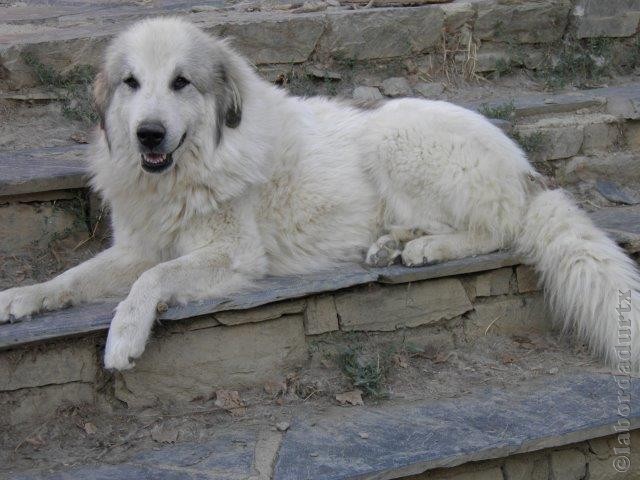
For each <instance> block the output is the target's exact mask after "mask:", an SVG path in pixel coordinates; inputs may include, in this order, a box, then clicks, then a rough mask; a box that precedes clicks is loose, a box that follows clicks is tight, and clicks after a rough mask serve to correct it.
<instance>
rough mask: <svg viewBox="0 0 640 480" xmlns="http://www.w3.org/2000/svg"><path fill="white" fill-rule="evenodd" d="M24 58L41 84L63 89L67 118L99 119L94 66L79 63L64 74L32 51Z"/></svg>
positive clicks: (89, 121)
mask: <svg viewBox="0 0 640 480" xmlns="http://www.w3.org/2000/svg"><path fill="white" fill-rule="evenodd" d="M23 60H24V62H25V63H26V64H27V65H28V66H29V67H31V68H32V69H33V72H34V73H35V75H36V77H37V78H38V82H39V83H40V85H42V86H44V87H46V88H49V89H58V90H60V91H61V94H62V113H63V114H64V115H65V116H66V117H67V118H71V119H74V120H80V121H81V122H83V123H87V124H90V123H95V122H96V121H97V120H98V115H97V113H96V111H95V109H94V108H93V101H92V98H91V83H92V82H93V79H94V77H95V71H94V69H93V67H92V66H90V65H77V66H76V67H74V68H73V69H72V70H70V71H69V72H67V73H65V74H62V73H59V72H57V71H56V70H54V69H53V68H52V67H51V66H49V65H45V64H44V63H42V62H41V61H40V60H38V59H37V58H36V57H35V56H34V55H32V54H30V53H26V54H24V55H23Z"/></svg>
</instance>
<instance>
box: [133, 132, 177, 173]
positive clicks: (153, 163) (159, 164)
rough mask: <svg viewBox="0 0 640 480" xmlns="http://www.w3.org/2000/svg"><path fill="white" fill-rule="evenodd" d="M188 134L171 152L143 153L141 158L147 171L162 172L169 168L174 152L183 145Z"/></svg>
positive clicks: (143, 167)
mask: <svg viewBox="0 0 640 480" xmlns="http://www.w3.org/2000/svg"><path fill="white" fill-rule="evenodd" d="M186 136H187V133H186V132H185V133H184V134H183V135H182V138H181V139H180V143H178V146H177V147H176V148H174V149H173V151H172V152H170V153H154V152H147V153H142V154H141V155H140V158H141V160H142V169H143V170H144V171H145V172H149V173H160V172H163V171H165V170H166V169H167V168H169V167H170V166H171V165H172V164H173V154H174V153H175V151H176V150H178V149H179V148H180V147H181V146H182V144H183V143H184V139H185V137H186Z"/></svg>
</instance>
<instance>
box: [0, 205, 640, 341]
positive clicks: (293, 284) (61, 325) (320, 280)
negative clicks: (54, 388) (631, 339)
mask: <svg viewBox="0 0 640 480" xmlns="http://www.w3.org/2000/svg"><path fill="white" fill-rule="evenodd" d="M590 215H591V217H592V219H593V220H594V222H595V223H596V224H597V225H598V226H599V227H600V228H603V229H604V230H605V231H606V232H608V233H609V235H610V236H611V237H612V238H614V239H615V240H616V241H617V242H618V243H619V244H620V245H621V246H623V247H624V248H625V249H626V250H627V251H628V252H629V253H630V254H633V253H637V252H640V206H625V207H610V208H603V209H600V210H597V211H595V212H593V213H591V214H590ZM519 263H520V260H519V259H518V258H517V257H515V256H513V255H511V254H510V253H507V252H504V253H493V254H489V255H479V256H477V257H471V258H465V259H461V260H455V261H450V262H444V263H441V264H436V265H427V266H424V267H415V268H407V267H403V266H401V265H393V266H390V267H386V268H376V269H373V268H363V267H361V266H358V265H355V264H354V265H348V266H346V267H345V269H344V270H342V271H339V270H338V271H333V272H330V273H326V274H317V275H307V276H294V277H272V278H267V279H265V280H261V281H259V282H258V283H257V285H256V289H255V290H252V291H249V292H245V293H242V294H237V295H234V296H232V297H226V298H218V299H212V300H208V301H200V302H192V303H189V304H187V305H182V306H172V307H169V309H168V310H167V311H165V312H162V313H160V314H159V317H158V318H159V319H160V320H163V321H164V320H167V321H178V320H185V319H189V318H193V317H200V316H203V315H211V314H215V313H217V312H222V311H233V310H246V309H251V308H255V307H259V306H262V305H266V304H271V303H275V302H281V301H288V300H292V299H295V298H301V297H305V296H308V295H310V294H320V293H322V292H325V291H332V290H338V289H342V288H348V287H353V286H356V285H366V284H368V283H371V282H380V283H383V284H402V283H409V282H414V281H423V280H427V279H433V278H442V277H448V276H455V275H461V274H469V273H475V272H481V271H488V270H494V269H498V268H503V267H510V266H514V265H517V264H519ZM116 305H117V303H115V302H113V301H106V302H103V303H95V304H88V305H82V306H78V307H74V308H70V309H64V310H59V311H55V312H51V313H46V314H42V315H39V316H35V317H34V318H33V319H32V320H29V321H18V322H15V323H11V324H9V325H4V326H2V328H0V350H3V349H9V348H13V347H17V346H22V345H28V344H30V343H34V342H42V341H51V340H55V339H58V338H64V337H68V336H76V335H84V334H89V333H94V332H104V331H106V330H107V329H108V327H109V323H110V321H111V316H112V312H113V309H114V308H115V306H116ZM284 308H294V307H284ZM296 308H301V309H304V308H303V306H301V307H295V308H294V310H293V311H292V313H296V312H297V310H295V309H296ZM300 311H302V310H300ZM221 324H223V325H226V323H225V322H224V321H223V322H221Z"/></svg>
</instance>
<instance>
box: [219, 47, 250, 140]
mask: <svg viewBox="0 0 640 480" xmlns="http://www.w3.org/2000/svg"><path fill="white" fill-rule="evenodd" d="M227 48H228V47H227V46H226V45H223V50H222V52H221V53H222V54H221V55H220V56H219V60H218V62H217V64H216V65H215V67H214V68H215V70H216V71H215V75H214V78H215V84H216V85H215V95H216V107H217V112H218V115H217V116H218V118H217V131H216V135H217V138H216V142H217V143H220V141H221V139H222V129H223V127H227V128H238V126H239V125H240V122H241V121H242V98H243V90H244V89H243V82H242V78H243V76H242V74H243V72H242V69H243V65H242V64H241V60H239V59H238V58H236V55H235V53H233V52H232V51H230V50H227Z"/></svg>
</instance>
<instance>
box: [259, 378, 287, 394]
mask: <svg viewBox="0 0 640 480" xmlns="http://www.w3.org/2000/svg"><path fill="white" fill-rule="evenodd" d="M286 389H287V384H286V383H285V382H275V381H268V382H267V383H265V384H264V391H265V393H267V394H268V395H272V396H274V397H275V396H276V395H280V394H281V393H283V392H284V391H285V390H286Z"/></svg>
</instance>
